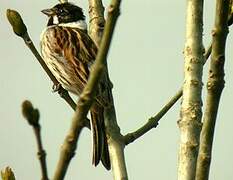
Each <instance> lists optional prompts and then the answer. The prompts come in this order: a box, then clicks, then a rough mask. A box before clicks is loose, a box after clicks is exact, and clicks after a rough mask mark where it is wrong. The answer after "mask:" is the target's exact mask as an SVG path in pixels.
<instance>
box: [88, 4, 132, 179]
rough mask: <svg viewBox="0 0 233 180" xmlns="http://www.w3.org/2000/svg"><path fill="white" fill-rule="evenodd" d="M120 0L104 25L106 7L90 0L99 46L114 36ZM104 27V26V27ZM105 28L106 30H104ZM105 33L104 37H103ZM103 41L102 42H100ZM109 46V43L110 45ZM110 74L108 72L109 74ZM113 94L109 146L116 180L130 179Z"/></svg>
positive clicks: (108, 119) (108, 110) (92, 26)
mask: <svg viewBox="0 0 233 180" xmlns="http://www.w3.org/2000/svg"><path fill="white" fill-rule="evenodd" d="M120 3H121V1H120V0H112V2H111V4H110V6H109V9H108V17H107V20H106V24H105V25H104V22H105V20H104V8H103V4H102V1H101V0H89V15H90V32H89V34H90V36H91V37H92V38H93V40H94V41H95V42H96V44H97V46H100V49H101V48H102V46H104V45H106V44H109V42H108V38H107V37H109V36H110V38H111V37H112V35H111V34H112V33H113V28H112V27H114V25H115V23H116V20H117V17H118V15H119V6H120ZM103 27H104V28H103ZM103 30H104V32H103ZM102 35H103V39H102ZM100 42H101V43H100ZM108 46H109V45H108ZM107 76H108V74H107ZM110 95H111V99H112V100H111V106H109V107H108V108H106V109H105V114H104V118H105V125H106V131H107V135H108V146H109V152H110V160H111V166H112V170H113V176H114V179H115V180H118V179H120V180H126V179H128V175H127V170H126V164H125V158H124V147H125V144H124V139H123V136H122V135H121V133H120V128H119V126H118V124H117V120H116V114H115V107H114V101H113V97H112V92H111V93H110Z"/></svg>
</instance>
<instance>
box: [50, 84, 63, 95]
mask: <svg viewBox="0 0 233 180" xmlns="http://www.w3.org/2000/svg"><path fill="white" fill-rule="evenodd" d="M61 88H62V86H61V84H60V83H56V84H53V86H52V90H53V92H54V93H55V92H58V93H59V90H60V89H61Z"/></svg>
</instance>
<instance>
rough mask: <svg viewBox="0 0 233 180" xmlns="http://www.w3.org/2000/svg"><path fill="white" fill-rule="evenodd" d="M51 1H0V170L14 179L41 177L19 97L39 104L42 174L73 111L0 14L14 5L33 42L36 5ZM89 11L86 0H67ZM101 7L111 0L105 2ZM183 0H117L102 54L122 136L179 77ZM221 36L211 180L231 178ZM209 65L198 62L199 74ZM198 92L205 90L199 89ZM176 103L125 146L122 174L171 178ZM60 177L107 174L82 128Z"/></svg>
mask: <svg viewBox="0 0 233 180" xmlns="http://www.w3.org/2000/svg"><path fill="white" fill-rule="evenodd" d="M57 2H58V1H55V0H54V1H52V0H50V1H47V0H40V1H26V0H21V1H16V0H8V1H5V0H2V1H1V2H0V12H1V15H0V24H1V25H0V26H1V28H0V52H1V57H2V58H1V60H0V87H1V93H0V99H1V103H0V106H1V108H0V117H1V118H0V124H1V128H0V144H1V150H0V169H3V168H5V167H6V166H10V167H12V168H13V170H14V172H15V174H16V177H17V179H19V180H20V179H24V180H29V179H33V180H40V179H41V174H40V168H39V162H38V160H37V157H36V153H37V149H36V142H35V138H34V134H33V131H32V129H31V127H30V126H29V125H28V124H27V123H26V121H25V120H24V119H23V117H22V115H21V103H22V101H23V100H25V99H29V100H31V101H32V103H33V104H34V106H35V107H37V108H39V110H40V114H41V118H40V122H41V125H42V136H43V142H44V148H45V149H46V151H47V162H48V171H49V177H50V178H51V177H52V175H53V173H54V169H55V167H56V164H57V160H58V156H59V150H60V146H61V144H62V142H63V140H64V137H65V135H66V133H67V131H68V129H69V126H70V121H71V117H72V113H73V111H72V110H71V108H70V107H69V106H68V105H67V104H66V103H65V102H64V101H63V100H62V99H61V98H60V97H59V96H58V95H57V94H53V93H52V92H51V87H52V83H51V82H50V80H49V78H48V77H47V76H46V74H45V73H44V72H43V70H42V68H41V67H40V66H39V64H38V62H37V61H36V59H35V58H34V56H33V55H32V53H31V52H30V51H29V49H28V48H27V47H26V46H25V44H24V42H23V41H22V40H21V39H20V38H19V37H16V36H15V35H14V34H13V32H12V30H11V27H10V25H9V24H8V22H7V20H6V16H5V11H6V9H7V8H11V9H16V10H18V11H19V12H20V13H21V14H22V17H23V19H24V22H25V24H26V25H27V27H28V32H29V34H30V36H31V38H32V39H33V41H34V43H35V45H36V46H37V48H39V37H40V33H41V31H42V30H43V29H44V27H45V25H46V23H47V18H46V17H45V16H44V15H43V14H42V13H41V12H40V10H42V9H45V8H48V7H51V6H53V5H54V4H56V3H57ZM73 2H76V4H77V5H79V6H81V7H83V9H84V12H85V14H86V16H88V5H87V0H79V1H73ZM104 2H105V6H106V7H107V5H108V3H109V2H110V0H105V1H104ZM185 5H186V3H185V1H169V2H168V1H155V0H144V1H140V0H128V1H122V6H121V16H120V17H119V20H118V23H117V27H116V31H115V34H114V38H113V42H112V45H111V49H110V52H109V57H108V66H109V71H110V77H111V80H112V82H113V84H114V89H113V94H114V99H115V105H116V111H117V117H118V123H119V125H120V127H121V132H122V134H126V133H128V132H131V131H134V130H136V129H137V128H139V127H140V126H142V125H143V124H144V123H145V122H146V121H147V119H148V118H150V117H151V116H153V115H155V114H156V113H157V112H158V111H159V110H160V109H161V107H162V106H163V105H164V104H166V102H168V100H169V99H170V98H171V97H172V96H173V95H174V94H175V93H176V92H177V90H178V89H179V88H180V87H181V85H182V80H183V62H184V58H183V54H182V51H183V47H184V41H185V12H186V10H185ZM214 11H215V2H213V1H206V3H205V11H204V33H203V39H204V45H205V46H206V47H207V46H208V45H209V43H210V41H211V29H212V27H213V19H214ZM232 30H233V29H232V27H231V28H230V33H229V35H228V39H227V49H226V63H225V70H226V71H225V74H226V76H225V80H226V84H225V88H224V90H223V94H222V98H221V103H220V107H219V114H218V119H217V124H216V131H215V139H214V147H213V159H212V165H211V172H210V174H211V175H210V179H224V180H231V179H232V177H233V171H232V163H233V159H232V158H230V157H231V155H232V152H233V142H232V137H233V131H232V127H233V121H232V119H231V118H232V117H233V111H232V106H231V105H232V101H233V95H232V90H233V78H232V77H233V69H232V67H233V52H232V49H233V35H232ZM207 72H208V65H206V66H205V68H204V73H205V77H204V78H203V83H204V84H205V83H206V77H207V76H206V74H207ZM203 90H204V92H203V97H204V95H205V94H206V88H205V87H203ZM179 112H180V101H179V102H178V103H177V104H176V105H175V106H174V107H173V108H172V110H170V111H169V112H168V113H167V114H166V116H165V117H164V118H162V119H161V121H160V124H159V126H158V127H157V128H156V129H153V130H151V131H150V132H149V133H148V134H146V135H145V136H143V137H142V138H140V139H139V140H137V141H135V142H134V143H133V144H130V145H129V146H127V147H126V149H125V156H126V161H127V168H128V175H129V179H133V180H141V179H148V180H149V179H158V180H168V179H176V177H177V159H178V155H177V152H178V147H179V129H178V126H177V120H178V119H179ZM66 179H67V180H71V179H87V180H88V179H101V180H109V179H112V172H111V171H109V172H106V171H105V170H104V168H103V167H102V165H100V166H98V167H97V168H94V167H93V166H92V165H91V135H90V132H89V131H88V130H86V129H85V130H84V131H83V133H82V136H81V139H80V141H79V144H78V149H77V154H76V156H75V157H74V158H73V160H72V162H71V165H70V168H69V169H68V172H67V175H66Z"/></svg>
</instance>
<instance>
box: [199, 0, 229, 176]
mask: <svg viewBox="0 0 233 180" xmlns="http://www.w3.org/2000/svg"><path fill="white" fill-rule="evenodd" d="M229 1H230V0H217V3H216V14H215V25H214V28H213V31H212V54H211V62H210V70H209V78H208V82H207V98H206V109H205V113H204V117H203V127H202V132H201V138H200V141H201V142H200V150H199V155H198V162H197V171H196V180H207V179H208V176H209V169H210V162H211V152H212V144H213V137H214V128H215V122H216V118H217V112H218V106H219V101H220V97H221V93H222V90H223V88H224V83H225V82H224V62H225V44H226V38H227V34H228V21H227V19H228V9H229Z"/></svg>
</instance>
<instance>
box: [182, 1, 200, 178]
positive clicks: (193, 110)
mask: <svg viewBox="0 0 233 180" xmlns="http://www.w3.org/2000/svg"><path fill="white" fill-rule="evenodd" d="M202 16H203V0H187V15H186V43H185V49H184V57H185V66H184V72H185V74H184V84H183V100H182V104H181V111H180V120H179V121H178V125H179V128H180V132H181V137H180V148H179V164H178V180H194V179H195V173H196V161H197V155H198V145H199V136H200V130H201V117H202V111H201V107H202V100H201V92H202V70H203V63H204V57H203V45H202V32H203V27H202V26H203V20H202Z"/></svg>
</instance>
